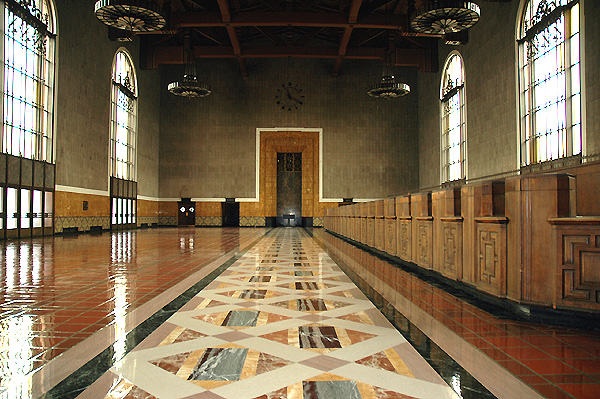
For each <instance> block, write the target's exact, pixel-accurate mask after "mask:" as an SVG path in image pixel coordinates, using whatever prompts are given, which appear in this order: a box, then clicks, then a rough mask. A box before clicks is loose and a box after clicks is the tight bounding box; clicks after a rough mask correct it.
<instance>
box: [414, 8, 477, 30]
mask: <svg viewBox="0 0 600 399" xmlns="http://www.w3.org/2000/svg"><path fill="white" fill-rule="evenodd" d="M480 14H481V12H480V9H479V6H478V5H477V4H475V3H472V2H470V1H459V0H429V1H426V2H425V4H424V5H423V6H422V7H420V8H419V9H418V10H417V11H416V13H415V16H414V18H413V19H412V21H411V23H410V26H411V27H412V28H413V30H415V31H417V32H420V33H428V34H434V35H445V34H448V33H452V32H460V31H462V30H465V29H468V28H470V27H472V26H473V25H475V24H476V23H477V22H478V21H479V16H480Z"/></svg>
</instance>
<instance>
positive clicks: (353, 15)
mask: <svg viewBox="0 0 600 399" xmlns="http://www.w3.org/2000/svg"><path fill="white" fill-rule="evenodd" d="M362 2H363V0H352V3H350V8H349V10H348V26H346V27H345V28H344V34H343V35H342V39H341V40H340V47H339V50H338V58H337V60H336V61H335V64H334V66H333V72H332V73H331V76H333V77H336V76H338V75H339V73H340V68H341V67H342V61H343V60H344V56H345V55H346V50H347V49H348V43H350V37H351V36H352V31H353V30H354V24H355V23H356V22H357V20H358V12H359V11H360V7H361V6H362Z"/></svg>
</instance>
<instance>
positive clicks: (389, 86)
mask: <svg viewBox="0 0 600 399" xmlns="http://www.w3.org/2000/svg"><path fill="white" fill-rule="evenodd" d="M393 47H394V46H393V36H390V43H389V45H388V49H386V50H385V53H384V55H383V72H382V74H381V82H379V83H377V84H374V85H373V86H370V87H369V88H368V89H367V94H368V95H370V96H371V97H375V98H386V99H391V98H398V97H402V96H405V95H407V94H408V93H410V86H409V85H407V84H406V83H401V82H396V77H395V76H394V65H395V64H396V57H395V50H394V49H393Z"/></svg>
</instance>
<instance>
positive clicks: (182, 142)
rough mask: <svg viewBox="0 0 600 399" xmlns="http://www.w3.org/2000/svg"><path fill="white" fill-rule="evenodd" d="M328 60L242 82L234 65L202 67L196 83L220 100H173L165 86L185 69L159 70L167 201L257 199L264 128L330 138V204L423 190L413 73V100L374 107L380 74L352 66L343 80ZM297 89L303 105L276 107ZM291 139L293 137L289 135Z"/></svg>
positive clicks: (298, 63) (255, 63) (254, 72)
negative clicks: (286, 89)
mask: <svg viewBox="0 0 600 399" xmlns="http://www.w3.org/2000/svg"><path fill="white" fill-rule="evenodd" d="M332 63H333V61H329V60H296V59H292V60H278V59H266V60H248V69H249V77H248V78H242V77H241V74H240V72H239V70H238V67H237V65H236V63H235V61H233V60H199V61H198V63H197V65H198V75H199V77H200V80H201V81H206V82H208V83H210V85H211V86H212V89H213V94H212V95H211V96H209V97H206V98H203V99H196V100H187V99H181V98H176V97H174V96H172V95H170V94H169V93H168V92H167V90H166V86H167V85H168V83H169V82H170V81H173V80H176V79H179V78H180V77H181V74H182V72H183V69H182V67H180V66H179V67H178V66H167V67H163V68H162V87H161V107H162V113H161V138H160V160H161V162H160V196H161V197H162V198H167V197H168V198H179V197H196V198H223V197H235V198H254V197H255V194H256V193H255V186H256V177H255V176H256V168H255V165H256V163H255V160H256V129H257V128H272V127H283V128H322V129H323V143H322V145H323V152H324V157H323V160H324V163H323V180H324V181H323V190H324V192H323V195H324V197H326V198H343V197H346V198H348V197H352V198H378V197H385V196H387V195H391V194H394V193H399V192H403V191H406V190H410V189H412V188H415V187H416V186H417V182H418V176H417V170H418V161H417V156H418V154H417V149H418V143H417V130H416V128H417V119H416V109H417V102H416V99H417V92H418V90H417V87H416V71H415V70H409V69H407V70H403V73H404V74H405V78H406V79H407V80H408V82H409V83H410V85H411V86H412V88H413V93H412V94H410V95H409V96H407V97H406V98H402V99H397V100H394V101H385V100H377V99H373V98H371V97H369V96H368V95H367V94H366V88H367V86H369V85H371V84H374V83H376V82H377V81H378V80H379V79H380V77H379V75H380V68H381V66H380V64H379V63H374V62H358V61H347V62H344V64H343V70H342V73H341V75H340V76H339V77H337V78H332V77H331V76H330V73H331V68H332V65H333V64H332ZM287 83H292V85H298V87H299V88H301V89H302V94H303V95H305V98H304V104H303V105H301V106H300V107H299V109H297V110H296V109H293V110H292V111H288V110H282V109H280V107H279V106H278V105H277V104H276V95H277V94H278V88H280V87H281V85H282V84H287ZM289 130H293V129H289Z"/></svg>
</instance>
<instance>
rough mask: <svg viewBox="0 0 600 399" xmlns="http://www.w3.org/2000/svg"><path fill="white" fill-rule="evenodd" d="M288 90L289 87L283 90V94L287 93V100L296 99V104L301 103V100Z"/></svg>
mask: <svg viewBox="0 0 600 399" xmlns="http://www.w3.org/2000/svg"><path fill="white" fill-rule="evenodd" d="M290 91H291V90H290V89H287V90H286V91H285V94H287V98H288V100H293V101H296V102H297V103H298V104H300V105H302V104H303V102H302V100H299V99H297V98H296V97H294V96H292V93H290Z"/></svg>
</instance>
